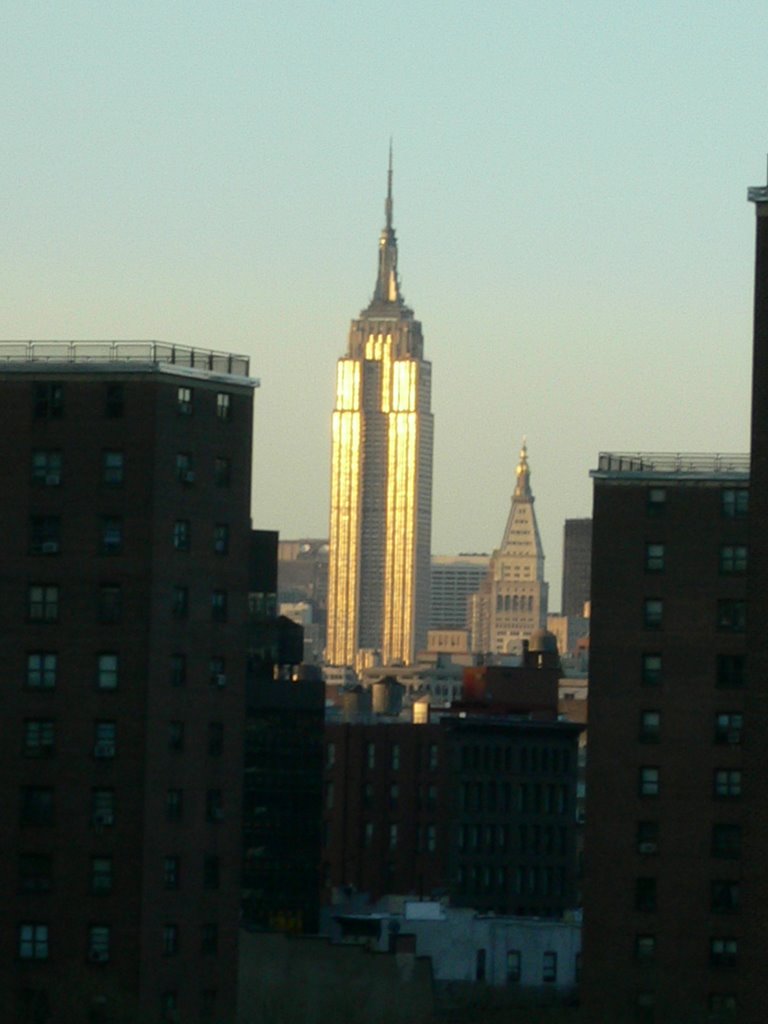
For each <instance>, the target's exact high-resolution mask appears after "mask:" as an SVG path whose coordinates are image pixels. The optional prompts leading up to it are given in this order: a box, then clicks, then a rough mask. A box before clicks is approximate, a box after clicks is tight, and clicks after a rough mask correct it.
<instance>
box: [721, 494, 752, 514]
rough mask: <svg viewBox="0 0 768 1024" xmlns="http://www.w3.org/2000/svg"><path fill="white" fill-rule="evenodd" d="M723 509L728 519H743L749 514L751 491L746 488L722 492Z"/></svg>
mask: <svg viewBox="0 0 768 1024" xmlns="http://www.w3.org/2000/svg"><path fill="white" fill-rule="evenodd" d="M721 508H722V511H723V516H724V517H725V518H726V519H743V518H744V516H746V515H747V514H748V512H749V491H748V490H747V489H746V487H738V488H727V489H726V490H724V491H722V492H721Z"/></svg>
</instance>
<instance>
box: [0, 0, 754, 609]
mask: <svg viewBox="0 0 768 1024" xmlns="http://www.w3.org/2000/svg"><path fill="white" fill-rule="evenodd" d="M389 12H390V17H389V18H388V19H387V22H386V24H382V20H381V18H380V17H379V16H378V13H379V12H378V9H377V8H374V6H373V5H372V4H367V3H362V4H357V5H346V4H343V3H342V4H339V5H335V6H334V8H333V9H332V10H331V9H327V8H324V7H320V6H318V7H315V6H313V5H311V4H303V5H293V6H290V5H289V6H288V7H287V8H283V9H280V10H277V9H275V10H270V9H259V10H257V9H255V8H251V7H248V6H246V5H235V6H233V7H231V8H229V9H228V10H227V11H226V12H224V13H223V12H222V11H221V10H220V8H219V7H217V6H214V5H212V4H207V3H201V4H199V5H196V7H195V9H194V11H184V12H181V11H176V10H172V9H170V8H168V9H159V8H157V6H156V5H153V4H150V3H147V2H144V3H141V2H140V3H137V4H136V5H133V6H132V7H131V8H130V9H128V8H125V9H121V8H120V7H118V8H115V9H111V10H109V11H95V10H94V9H93V8H92V6H91V5H86V4H85V3H83V2H78V0H74V2H73V3H71V4H68V5H67V9H66V10H64V9H56V8H34V7H32V6H30V5H27V4H22V3H20V2H11V3H9V4H7V5H6V6H5V8H4V11H3V15H2V19H3V21H2V24H3V28H4V30H5V31H4V38H5V39H6V50H7V59H6V61H4V63H3V67H2V69H0V82H1V83H2V86H3V88H4V93H5V95H7V96H8V97H10V98H11V103H10V104H9V110H8V112H7V118H6V127H7V130H6V133H5V136H4V138H5V146H4V152H3V155H2V157H0V185H1V186H2V187H3V190H4V194H5V196H6V197H7V202H6V204H5V216H4V235H5V239H6V246H7V251H8V253H9V254H10V255H9V259H8V260H7V263H8V266H7V268H6V271H5V273H4V279H3V286H2V310H3V315H2V318H0V319H1V321H2V328H1V330H0V334H1V336H2V337H5V338H62V337H63V338H84V339H89V338H90V339H103V338H108V339H111V338H131V337H133V338H157V339H162V340H165V341H168V342H170V343H176V344H191V345H199V346H200V347H205V348H217V349H219V348H220V349H228V350H233V351H243V352H246V353H248V354H249V355H250V356H251V359H252V364H253V367H254V373H255V374H256V375H257V376H259V377H260V378H261V379H262V385H263V386H262V389H261V390H260V392H259V394H258V396H257V399H256V431H257V433H256V444H255V451H256V456H255V463H254V479H255V481H256V483H255V488H254V503H253V512H254V522H255V524H256V525H258V526H261V527H264V528H276V529H279V530H280V532H281V535H282V536H285V537H290V536H317V537H323V536H326V535H327V530H328V494H329V480H328V472H327V467H328V463H329V458H330V430H329V427H328V409H329V407H330V405H331V403H332V400H333V372H334V366H335V362H336V358H337V356H338V339H339V337H341V336H342V332H344V331H345V329H346V326H347V317H348V311H349V309H350V308H354V307H355V306H357V305H358V304H359V303H360V296H361V295H362V296H365V294H366V292H367V289H368V288H370V279H369V264H368V254H369V248H368V246H369V239H370V237H371V233H372V232H375V231H376V230H378V227H379V218H380V212H379V211H380V206H379V203H380V199H379V198H378V197H379V195H380V177H381V167H382V163H383V161H384V159H385V157H386V147H387V142H388V139H389V136H390V135H393V136H394V142H395V159H396V165H397V175H398V179H397V180H398V210H399V213H398V225H399V232H400V241H401V245H403V246H404V250H403V251H404V252H405V253H406V258H405V262H404V266H403V270H404V274H405V278H406V280H407V284H408V295H413V296H417V297H418V308H419V314H420V316H421V317H422V319H423V320H424V322H425V323H427V324H428V325H429V346H430V357H431V359H432V361H433V362H434V364H435V366H436V367H437V375H436V378H435V386H434V412H435V416H436V420H437V425H438V429H437V432H436V437H435V476H434V483H435V490H434V517H433V544H432V548H433V551H434V552H436V553H445V554H449V553H451V552H458V551H462V550H464V551H466V550H470V551H490V550H492V549H493V547H494V545H495V543H496V542H497V532H498V520H499V516H500V515H502V514H503V510H505V509H506V508H507V507H508V503H509V497H510V495H511V493H512V490H513V487H514V479H513V475H512V474H511V473H510V474H508V475H507V476H505V474H504V470H503V467H505V466H508V465H509V464H510V457H511V455H512V454H513V453H514V451H515V450H516V448H517V446H518V443H519V438H520V437H521V436H522V435H523V434H527V436H528V438H529V440H530V443H531V446H532V449H535V451H536V481H537V495H538V498H539V501H538V506H537V511H538V514H539V523H540V528H541V533H542V541H543V546H544V551H545V554H546V557H547V563H546V565H547V568H546V577H547V579H548V580H549V582H550V583H551V584H552V586H553V588H555V590H554V592H553V600H552V605H553V607H554V606H555V605H556V603H557V597H556V595H557V589H559V587H558V583H559V580H560V569H559V564H560V557H561V546H562V526H563V522H564V520H565V519H566V518H577V517H580V516H587V515H589V514H590V510H591V492H590V487H589V478H588V471H589V469H590V468H593V467H594V465H596V461H597V453H598V451H600V450H601V449H610V450H622V449H626V448H633V447H635V446H637V445H641V446H642V447H643V448H648V449H652V448H659V447H666V446H671V447H673V448H675V449H678V450H682V451H686V450H700V451H707V450H715V449H717V448H720V447H723V448H726V449H730V450H732V451H745V450H746V449H747V436H748V406H749V399H748V395H749V365H748V359H749V356H748V353H749V344H748V339H749V337H750V333H751V330H750V318H751V303H752V296H751V291H750V288H749V286H748V282H749V280H750V274H751V266H750V258H751V252H752V248H753V240H752V237H751V218H750V216H749V210H748V208H747V204H746V202H745V200H744V185H743V183H744V181H745V180H756V181H759V180H762V179H763V176H764V175H763V159H762V156H761V154H762V153H763V152H764V151H765V149H766V148H767V145H768V135H767V134H766V131H765V125H764V113H763V107H764V100H765V95H766V88H767V87H768V71H767V70H766V68H765V64H764V59H763V53H762V48H761V47H760V45H759V40H761V39H762V38H764V37H765V35H766V32H768V11H766V9H765V8H764V6H763V5H760V4H758V3H756V2H755V3H739V4H737V5H736V6H729V7H728V8H725V7H724V6H723V5H722V4H718V3H714V2H704V3H699V4H692V3H688V4H683V5H675V6H674V7H672V6H670V5H666V4H662V3H651V4H649V5H647V6H644V8H643V9H642V10H632V11H629V10H626V9H617V8H615V7H614V6H613V5H610V4H608V3H605V2H602V3H599V2H584V3H580V4H578V5H573V6H569V7H568V8H564V7H561V6H557V5H541V6H540V7H537V8H535V9H531V8H530V6H529V5H527V4H522V3H517V4H514V3H513V4H511V5H509V6H508V7H506V8H504V9H497V8H496V7H495V6H483V7H482V8H481V14H480V16H479V17H478V18H476V19H474V20H473V21H472V22H471V23H468V22H467V19H466V11H465V8H464V7H462V6H460V5H458V4H456V3H449V4H447V5H445V6H444V7H443V9H442V11H441V17H440V18H439V19H435V17H434V12H433V11H432V10H431V9H429V8H427V7H426V6H419V5H417V6H416V7H413V6H408V7H406V6H405V5H404V4H399V3H397V2H395V3H394V5H392V6H391V7H390V9H389ZM362 52H370V53H373V52H375V53H384V52H386V53H387V55H388V57H387V61H388V65H387V68H388V70H387V74H386V76H384V77H385V84H383V80H382V76H381V75H380V74H377V73H374V71H373V69H372V66H371V64H370V63H369V62H366V61H362V60H352V59H350V54H358V55H359V54H360V53H362ZM630 56H631V60H630V59H629V57H630ZM750 168H752V169H751V170H750ZM681 383H682V384H684V389H683V391H684V399H683V401H681V400H680V390H681ZM641 393H642V394H643V396H644V397H643V401H642V402H640V401H638V400H637V397H636V396H637V395H638V394H641ZM617 409H621V416H618V415H617V412H616V410H617ZM260 438H261V439H263V440H265V441H266V442H268V443H262V444H259V439H260ZM500 467H501V471H499V470H500ZM266 480H269V481H270V485H269V487H267V486H265V484H264V481H266ZM477 494H480V495H482V500H481V501H479V502H478V501H476V500H474V499H475V496H476V495H477ZM465 499H466V500H465Z"/></svg>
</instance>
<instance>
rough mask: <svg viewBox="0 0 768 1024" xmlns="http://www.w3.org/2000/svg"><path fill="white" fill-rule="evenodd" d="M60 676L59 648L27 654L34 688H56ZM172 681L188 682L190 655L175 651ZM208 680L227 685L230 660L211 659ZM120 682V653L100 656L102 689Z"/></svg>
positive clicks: (99, 685)
mask: <svg viewBox="0 0 768 1024" xmlns="http://www.w3.org/2000/svg"><path fill="white" fill-rule="evenodd" d="M58 678H59V655H58V652H56V651H33V652H31V653H29V654H28V655H27V666H26V675H25V681H26V685H27V686H28V687H29V688H30V689H33V690H53V689H55V688H56V685H57V682H58ZM169 680H170V682H171V684H172V685H173V686H184V685H185V684H186V682H187V656H186V654H178V653H177V654H172V655H171V657H170V664H169ZM208 680H209V682H210V684H211V686H214V687H223V686H226V684H227V673H226V661H225V659H224V658H222V657H219V656H215V657H212V658H211V659H210V660H209V662H208ZM119 682H120V656H119V655H118V654H115V653H109V654H98V655H96V666H95V684H96V687H97V689H99V690H116V689H117V687H118V684H119Z"/></svg>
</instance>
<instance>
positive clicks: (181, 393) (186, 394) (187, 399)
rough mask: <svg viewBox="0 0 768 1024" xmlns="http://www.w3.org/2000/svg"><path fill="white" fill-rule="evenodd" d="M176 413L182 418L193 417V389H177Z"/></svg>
mask: <svg viewBox="0 0 768 1024" xmlns="http://www.w3.org/2000/svg"><path fill="white" fill-rule="evenodd" d="M176 411H177V412H178V413H179V415H180V416H191V415H192V388H177V390H176Z"/></svg>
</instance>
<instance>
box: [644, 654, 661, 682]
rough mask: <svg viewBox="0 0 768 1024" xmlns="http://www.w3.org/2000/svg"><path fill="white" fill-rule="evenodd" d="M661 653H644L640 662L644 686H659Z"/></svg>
mask: <svg viewBox="0 0 768 1024" xmlns="http://www.w3.org/2000/svg"><path fill="white" fill-rule="evenodd" d="M661 666H662V661H661V655H660V654H656V653H654V654H643V656H642V660H641V663H640V680H641V682H642V683H643V685H644V686H658V685H659V683H660V682H661Z"/></svg>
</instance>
